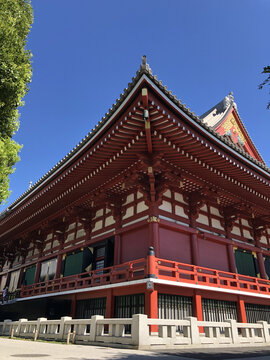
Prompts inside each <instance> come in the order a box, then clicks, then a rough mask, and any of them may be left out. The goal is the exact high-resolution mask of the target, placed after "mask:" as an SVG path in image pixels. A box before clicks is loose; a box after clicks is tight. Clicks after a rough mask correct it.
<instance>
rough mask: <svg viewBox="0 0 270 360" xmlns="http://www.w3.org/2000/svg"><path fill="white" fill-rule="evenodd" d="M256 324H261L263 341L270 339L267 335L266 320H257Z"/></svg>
mask: <svg viewBox="0 0 270 360" xmlns="http://www.w3.org/2000/svg"><path fill="white" fill-rule="evenodd" d="M257 324H260V325H262V337H263V338H264V341H265V342H266V343H267V342H269V341H270V336H269V324H268V323H267V321H257Z"/></svg>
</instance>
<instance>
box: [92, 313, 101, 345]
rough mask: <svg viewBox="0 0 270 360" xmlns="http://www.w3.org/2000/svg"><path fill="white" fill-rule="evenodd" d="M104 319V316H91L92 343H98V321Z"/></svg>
mask: <svg viewBox="0 0 270 360" xmlns="http://www.w3.org/2000/svg"><path fill="white" fill-rule="evenodd" d="M102 319H104V316H102V315H94V316H91V325H90V336H89V340H90V341H96V336H97V320H102Z"/></svg>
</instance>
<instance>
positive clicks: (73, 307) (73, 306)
mask: <svg viewBox="0 0 270 360" xmlns="http://www.w3.org/2000/svg"><path fill="white" fill-rule="evenodd" d="M76 300H77V299H76V295H74V296H73V297H72V299H71V306H70V316H71V317H72V318H73V319H74V318H75V315H76Z"/></svg>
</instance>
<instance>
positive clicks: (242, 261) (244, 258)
mask: <svg viewBox="0 0 270 360" xmlns="http://www.w3.org/2000/svg"><path fill="white" fill-rule="evenodd" d="M234 255H235V262H236V267H237V271H238V274H242V275H248V276H254V277H256V276H257V271H256V267H255V261H254V260H255V259H254V256H253V255H252V253H251V252H244V251H243V250H241V249H237V250H236V251H235V253H234Z"/></svg>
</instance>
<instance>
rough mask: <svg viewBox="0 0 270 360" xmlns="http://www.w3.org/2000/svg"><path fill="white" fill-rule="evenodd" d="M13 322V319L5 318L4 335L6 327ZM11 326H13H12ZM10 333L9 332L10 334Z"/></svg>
mask: <svg viewBox="0 0 270 360" xmlns="http://www.w3.org/2000/svg"><path fill="white" fill-rule="evenodd" d="M11 322H12V320H10V319H6V320H4V326H3V335H6V328H7V325H8V324H10V323H11ZM10 328H11V327H10ZM8 335H9V334H8Z"/></svg>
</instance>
